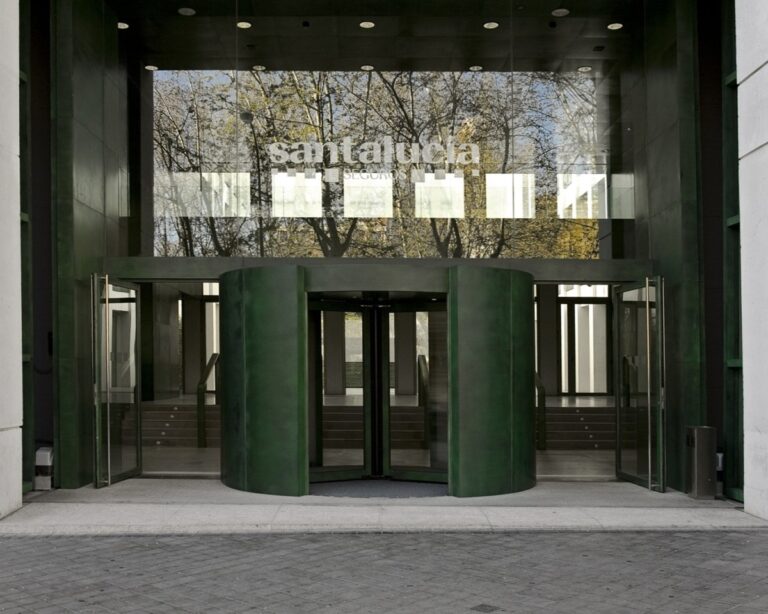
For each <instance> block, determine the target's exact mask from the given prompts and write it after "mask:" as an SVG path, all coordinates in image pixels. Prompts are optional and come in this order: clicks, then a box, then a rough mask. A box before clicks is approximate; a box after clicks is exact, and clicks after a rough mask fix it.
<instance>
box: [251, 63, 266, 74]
mask: <svg viewBox="0 0 768 614" xmlns="http://www.w3.org/2000/svg"><path fill="white" fill-rule="evenodd" d="M253 70H255V71H257V72H260V71H262V70H267V67H266V66H262V65H261V64H255V65H254V66H253Z"/></svg>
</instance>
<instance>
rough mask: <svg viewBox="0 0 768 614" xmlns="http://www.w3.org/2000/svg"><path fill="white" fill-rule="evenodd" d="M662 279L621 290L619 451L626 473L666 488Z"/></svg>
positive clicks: (618, 314) (618, 313)
mask: <svg viewBox="0 0 768 614" xmlns="http://www.w3.org/2000/svg"><path fill="white" fill-rule="evenodd" d="M662 293H663V290H662V282H661V280H657V279H654V280H652V279H647V280H646V282H645V284H643V285H642V286H634V287H620V288H618V289H617V290H616V294H615V304H616V311H615V313H616V326H617V334H616V345H617V357H618V361H617V383H618V386H617V388H616V397H617V398H616V406H617V429H618V433H617V438H618V441H617V444H618V445H617V454H616V466H617V472H618V474H619V476H620V477H623V478H625V479H628V480H631V481H634V482H637V483H640V484H643V485H644V486H647V487H648V488H650V489H653V490H659V491H663V490H664V352H663V349H664V344H663V339H664V336H663V335H664V330H663V329H664V327H663V301H662V300H661V299H662Z"/></svg>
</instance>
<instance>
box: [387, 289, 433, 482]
mask: <svg viewBox="0 0 768 614" xmlns="http://www.w3.org/2000/svg"><path fill="white" fill-rule="evenodd" d="M387 315H388V317H387V318H386V325H387V326H386V339H387V343H383V344H382V348H383V350H385V351H386V352H387V354H388V359H387V360H383V361H382V363H383V366H384V367H385V371H386V372H385V374H384V377H383V378H382V380H383V381H382V392H381V397H382V401H383V402H384V415H385V424H386V431H385V433H384V436H385V446H384V449H385V471H386V474H387V475H388V476H390V477H392V478H395V479H403V480H419V481H427V482H447V481H448V317H447V311H446V305H445V300H441V299H439V298H435V299H430V300H428V301H419V302H416V301H413V300H406V301H402V302H397V301H393V302H392V304H391V306H390V308H389V313H388V314H387Z"/></svg>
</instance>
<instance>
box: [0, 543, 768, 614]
mask: <svg viewBox="0 0 768 614" xmlns="http://www.w3.org/2000/svg"><path fill="white" fill-rule="evenodd" d="M249 611H253V612H334V613H335V612H340V613H344V612H350V613H351V612H354V613H359V612H413V613H416V612H418V613H421V612H441V613H450V612H468V613H470V614H472V613H474V612H569V613H570V612H590V613H591V612H598V613H600V612H606V613H608V612H610V613H612V614H613V613H620V612H632V613H637V612H654V613H655V612H701V613H706V612H761V613H764V612H768V531H762V530H755V531H741V532H717V531H705V532H696V531H691V532H677V533H675V532H669V531H666V532H625V533H612V532H593V533H591V532H583V531H580V532H560V533H557V532H550V533H541V532H528V533H497V534H492V533H420V534H371V533H368V534H291V535H285V534H283V535H183V536H182V535H167V536H160V535H159V536H91V537H7V538H0V612H3V613H5V612H52V613H59V612H249Z"/></svg>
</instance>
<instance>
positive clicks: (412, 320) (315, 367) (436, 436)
mask: <svg viewBox="0 0 768 614" xmlns="http://www.w3.org/2000/svg"><path fill="white" fill-rule="evenodd" d="M308 304H309V317H308V329H307V331H308V341H309V363H310V364H309V372H308V373H309V380H310V381H309V382H308V387H309V395H310V400H309V420H308V430H309V467H310V481H315V482H319V481H327V480H339V479H356V478H363V477H376V478H395V479H406V480H424V481H432V482H447V470H448V345H447V344H448V330H447V314H446V299H445V295H444V294H428V293H410V294H405V293H386V292H385V293H365V294H363V295H358V296H357V297H355V296H349V295H348V296H343V295H338V294H337V295H334V294H333V293H330V294H328V293H326V294H321V295H314V296H310V297H309V301H308Z"/></svg>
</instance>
